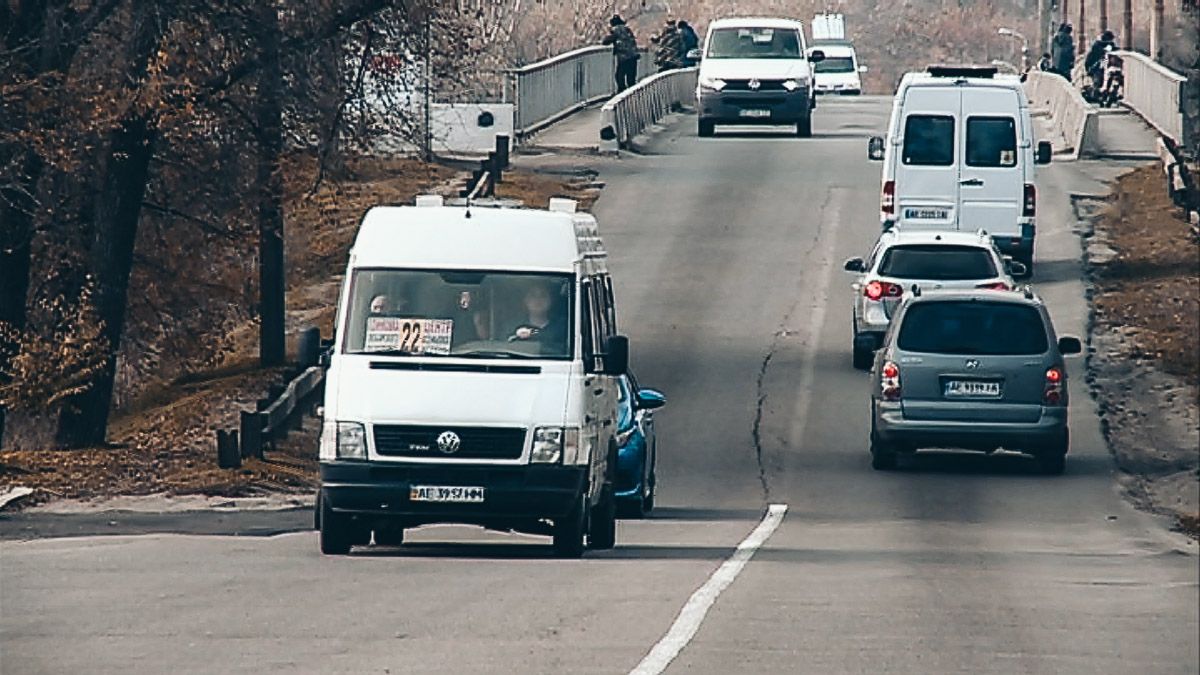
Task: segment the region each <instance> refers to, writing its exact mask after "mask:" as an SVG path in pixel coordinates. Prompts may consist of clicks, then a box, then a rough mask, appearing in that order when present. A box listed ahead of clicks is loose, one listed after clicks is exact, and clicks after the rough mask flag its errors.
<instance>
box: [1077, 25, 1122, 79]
mask: <svg viewBox="0 0 1200 675" xmlns="http://www.w3.org/2000/svg"><path fill="white" fill-rule="evenodd" d="M1116 48H1117V36H1116V35H1114V34H1113V32H1112V31H1111V30H1106V31H1104V32H1103V33H1101V34H1100V37H1098V38H1096V41H1095V42H1093V43H1092V46H1091V48H1090V49H1088V53H1087V56H1086V57H1085V58H1084V59H1083V70H1084V72H1086V73H1087V74H1088V75H1090V76H1091V77H1092V89H1093V90H1095V91H1100V89H1101V88H1102V87H1103V86H1104V62H1105V57H1106V56H1108V52H1109V50H1111V49H1116Z"/></svg>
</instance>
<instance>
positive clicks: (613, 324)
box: [604, 274, 617, 335]
mask: <svg viewBox="0 0 1200 675" xmlns="http://www.w3.org/2000/svg"><path fill="white" fill-rule="evenodd" d="M604 306H605V308H606V309H607V310H608V328H609V330H611V331H612V334H613V335H616V334H617V307H616V303H615V302H613V291H612V277H610V276H608V275H607V274H606V275H604Z"/></svg>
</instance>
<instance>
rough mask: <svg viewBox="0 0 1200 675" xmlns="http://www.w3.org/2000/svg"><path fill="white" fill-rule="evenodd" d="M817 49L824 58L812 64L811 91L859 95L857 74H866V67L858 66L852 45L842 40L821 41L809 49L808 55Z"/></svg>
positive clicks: (859, 86)
mask: <svg viewBox="0 0 1200 675" xmlns="http://www.w3.org/2000/svg"><path fill="white" fill-rule="evenodd" d="M817 49H819V50H821V51H822V52H823V53H824V54H825V58H824V59H823V60H821V61H820V62H819V63H815V64H813V90H814V91H816V92H817V93H818V94H844V95H851V96H857V95H858V94H861V93H862V78H861V77H859V74H860V73H865V72H867V67H866V66H861V65H859V63H858V54H856V53H855V52H854V45H852V44H850V43H849V42H846V41H844V40H838V41H824V40H822V41H819V42H816V43H814V44H813V46H812V47H809V53H810V54H811V53H812V52H813V51H814V50H817Z"/></svg>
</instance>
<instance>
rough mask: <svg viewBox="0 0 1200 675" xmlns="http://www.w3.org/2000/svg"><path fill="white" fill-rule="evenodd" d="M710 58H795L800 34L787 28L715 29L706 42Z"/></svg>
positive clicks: (797, 52)
mask: <svg viewBox="0 0 1200 675" xmlns="http://www.w3.org/2000/svg"><path fill="white" fill-rule="evenodd" d="M706 58H710V59H798V58H801V54H800V34H799V33H798V32H796V31H795V30H792V29H790V28H718V29H716V30H714V31H713V32H712V36H711V37H710V38H709V42H708V54H707V55H706Z"/></svg>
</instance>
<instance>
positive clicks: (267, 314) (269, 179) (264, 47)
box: [255, 0, 287, 368]
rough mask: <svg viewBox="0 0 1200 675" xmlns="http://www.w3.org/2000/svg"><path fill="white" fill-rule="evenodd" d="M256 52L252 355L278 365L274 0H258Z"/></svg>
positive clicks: (280, 298) (279, 123)
mask: <svg viewBox="0 0 1200 675" xmlns="http://www.w3.org/2000/svg"><path fill="white" fill-rule="evenodd" d="M257 9H258V16H257V19H258V24H259V25H258V34H259V45H258V47H259V54H260V58H261V59H262V67H261V69H260V71H259V87H258V95H257V97H256V98H257V101H256V103H255V105H256V108H257V110H256V113H257V114H256V122H257V131H258V172H257V183H258V185H257V190H258V195H257V196H258V251H259V259H258V285H259V288H258V294H259V297H258V312H259V327H258V330H259V339H258V358H259V362H260V363H261V364H262V365H263V367H268V368H269V367H272V366H279V365H282V364H283V362H284V360H285V359H286V358H287V355H286V354H285V350H286V340H285V321H284V311H285V298H284V292H285V291H284V258H283V178H282V176H281V175H280V167H279V157H280V155H281V154H282V153H283V101H282V98H283V75H282V71H281V67H280V63H279V50H280V42H281V39H282V38H281V36H282V33H281V31H280V28H279V6H278V4H277V3H276V1H275V0H259V5H258V8H257Z"/></svg>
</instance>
